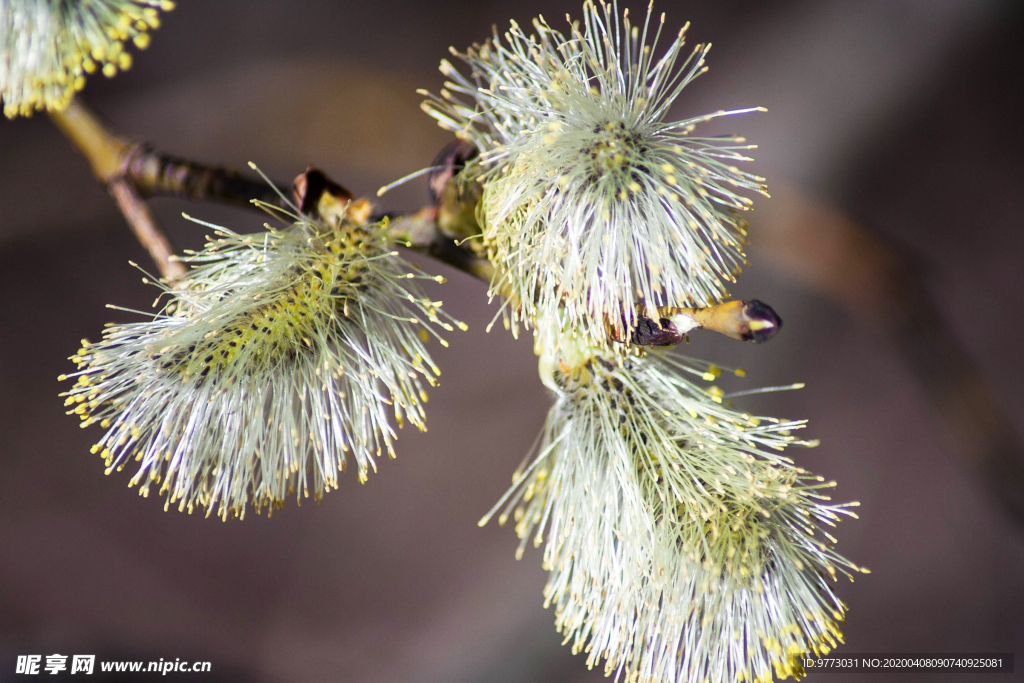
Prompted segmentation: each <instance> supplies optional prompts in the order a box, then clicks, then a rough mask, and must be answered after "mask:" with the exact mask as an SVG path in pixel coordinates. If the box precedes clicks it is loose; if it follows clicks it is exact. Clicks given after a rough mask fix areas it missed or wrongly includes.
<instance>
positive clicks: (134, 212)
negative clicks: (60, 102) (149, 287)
mask: <svg viewBox="0 0 1024 683" xmlns="http://www.w3.org/2000/svg"><path fill="white" fill-rule="evenodd" d="M50 117H51V118H52V119H53V122H54V123H55V124H57V127H58V128H60V130H61V131H62V132H63V133H64V135H65V136H67V138H68V139H69V140H70V141H71V142H72V144H74V145H75V147H76V148H77V149H78V151H79V152H81V154H82V155H83V156H84V157H85V158H86V159H87V160H88V162H89V165H90V166H91V167H92V171H93V174H94V175H95V176H96V178H97V179H98V180H99V181H100V183H101V184H102V185H103V187H104V189H106V190H107V192H108V193H110V196H111V197H113V199H114V202H115V203H116V204H117V207H118V209H120V210H121V214H122V215H123V216H124V218H125V220H126V221H127V222H128V225H129V227H130V228H131V229H132V232H134V233H135V237H136V238H138V240H139V242H140V243H142V246H143V247H145V249H146V251H148V252H149V255H150V256H151V257H152V259H153V261H154V262H155V263H156V265H157V268H158V269H159V270H160V274H161V275H162V276H163V277H164V278H166V279H168V280H174V279H176V278H178V277H180V276H181V275H183V274H184V273H185V267H184V266H182V265H181V264H180V263H178V262H177V261H175V260H173V258H172V255H173V253H174V248H173V247H172V246H171V243H170V240H168V239H167V236H166V235H165V234H164V232H163V230H161V229H160V226H159V225H157V222H156V220H155V219H154V218H153V214H152V212H150V210H149V206H147V205H146V203H145V202H144V201H143V200H142V198H141V197H140V196H139V193H138V191H137V188H136V187H135V185H134V184H133V183H132V181H131V179H130V178H129V177H128V175H127V173H126V172H125V159H126V158H127V156H128V155H129V154H130V153H131V150H132V144H131V143H129V142H127V141H126V140H124V139H123V138H120V137H118V136H117V135H115V134H114V133H112V132H111V131H110V130H109V129H108V128H107V127H106V126H105V125H103V123H102V122H101V121H100V119H99V117H97V116H96V115H95V114H94V113H92V112H91V111H89V109H87V108H86V107H85V106H84V105H82V103H81V102H79V101H77V100H72V101H71V103H70V104H69V105H68V107H67V109H65V110H64V111H62V112H57V111H55V112H51V113H50Z"/></svg>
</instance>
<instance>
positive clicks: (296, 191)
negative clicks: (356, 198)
mask: <svg viewBox="0 0 1024 683" xmlns="http://www.w3.org/2000/svg"><path fill="white" fill-rule="evenodd" d="M325 193H326V194H329V195H330V196H331V197H334V198H335V199H336V200H338V201H340V202H342V203H344V202H348V201H351V199H352V193H351V192H349V191H348V190H346V189H345V188H344V187H342V186H341V185H339V184H338V183H336V182H334V181H333V180H331V179H330V178H328V177H327V174H326V173H324V172H323V171H321V170H320V169H318V168H314V167H312V166H310V167H309V168H307V169H306V170H305V172H304V173H300V174H299V175H297V176H295V181H294V182H293V183H292V194H293V196H294V197H295V203H296V204H298V205H299V211H301V212H302V213H307V214H308V213H315V212H316V211H317V208H318V207H319V205H320V198H321V197H322V196H323V195H324V194H325Z"/></svg>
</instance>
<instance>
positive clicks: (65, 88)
mask: <svg viewBox="0 0 1024 683" xmlns="http://www.w3.org/2000/svg"><path fill="white" fill-rule="evenodd" d="M173 8H174V3H173V2H170V1H169V0H0V100H3V107H4V114H5V115H6V116H7V117H8V118H13V117H15V116H18V115H21V116H31V114H32V112H34V111H37V110H60V109H63V108H64V107H66V106H67V104H68V102H69V101H70V100H71V97H72V96H73V95H74V93H75V92H76V91H78V90H81V89H82V87H83V86H84V85H85V78H86V76H87V75H89V74H91V73H94V72H95V71H101V72H102V73H103V74H104V75H106V76H108V77H110V76H113V75H114V74H116V73H117V72H118V71H124V70H125V69H128V68H129V67H130V66H131V64H132V57H131V54H129V52H128V51H127V48H126V41H128V40H131V41H132V42H133V43H134V45H135V47H137V48H139V49H144V48H146V46H148V45H149V39H150V38H149V32H150V31H152V30H153V29H155V28H157V27H158V26H159V25H160V16H159V12H160V11H161V10H162V11H168V10H171V9H173Z"/></svg>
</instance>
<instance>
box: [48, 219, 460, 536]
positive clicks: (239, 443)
mask: <svg viewBox="0 0 1024 683" xmlns="http://www.w3.org/2000/svg"><path fill="white" fill-rule="evenodd" d="M210 227H213V228H215V230H216V239H211V240H210V242H209V244H208V245H207V247H206V248H205V249H204V250H203V251H202V252H200V253H198V254H196V255H194V256H193V257H191V258H190V259H187V260H189V261H190V262H191V263H193V264H194V265H195V266H196V267H195V269H193V270H192V271H190V272H189V273H188V274H187V275H186V278H185V280H184V281H183V283H181V285H180V286H178V287H176V288H174V289H167V288H166V287H165V288H164V290H165V291H164V295H163V296H168V297H169V298H170V301H169V303H167V304H166V305H165V306H164V307H163V309H162V310H161V312H160V313H159V314H157V315H156V316H154V317H153V319H152V320H148V321H144V322H136V323H127V324H117V325H113V326H110V327H108V329H107V330H106V331H105V332H104V335H103V339H102V340H101V341H100V342H98V343H89V342H83V346H82V348H81V349H80V350H79V352H78V354H77V355H76V356H74V357H73V358H72V360H74V361H75V362H76V363H77V364H78V366H79V370H78V372H75V373H72V374H70V375H69V377H72V378H75V380H76V384H75V386H74V388H73V389H71V390H70V391H69V392H68V393H67V404H68V405H69V406H71V410H72V412H74V413H76V414H78V415H80V417H81V419H82V421H83V422H82V426H87V425H90V424H93V423H99V424H100V425H101V426H103V427H104V428H105V429H106V433H105V434H104V435H103V437H102V438H101V439H100V441H99V442H98V443H97V444H96V446H95V447H94V448H93V450H94V452H97V453H100V454H101V455H102V456H103V458H104V460H105V461H106V464H107V471H108V473H109V472H110V471H111V470H115V469H116V470H121V469H122V468H124V467H126V466H134V467H135V468H136V471H135V474H134V476H133V477H132V479H131V482H130V484H131V485H138V486H140V487H141V493H142V494H143V495H147V494H148V492H149V490H150V489H151V488H152V487H155V488H156V489H157V490H158V491H159V493H161V494H164V495H166V498H167V505H168V506H169V505H171V504H177V506H178V507H179V509H182V510H185V509H187V510H188V511H190V512H191V511H192V510H193V508H194V507H197V506H199V507H203V508H206V511H207V514H211V513H214V512H215V513H216V514H217V515H218V516H220V517H225V518H226V517H227V516H228V515H229V514H232V515H237V516H241V515H243V514H244V511H245V508H246V505H247V504H252V505H253V506H254V507H255V508H256V509H257V510H259V509H260V508H261V507H263V506H280V505H281V504H282V502H283V500H284V499H285V497H286V496H288V495H289V494H293V493H294V494H295V495H297V496H298V495H300V494H301V495H309V494H310V493H312V494H313V495H314V496H315V497H317V498H319V496H320V495H321V494H322V493H323V492H324V491H327V490H330V488H331V487H335V488H336V487H337V485H338V484H337V474H338V472H339V470H344V469H345V468H346V466H347V464H348V463H349V461H350V460H351V461H354V463H355V466H356V469H357V471H358V475H359V479H360V480H361V481H365V480H366V476H367V473H368V471H369V470H371V469H376V464H375V462H374V460H375V458H377V457H380V456H381V455H382V454H383V453H387V454H388V455H390V456H392V457H393V456H394V449H393V441H394V439H395V430H394V428H393V427H392V425H391V422H390V418H389V415H390V416H393V417H394V419H395V420H396V421H397V423H398V425H399V426H400V425H401V424H402V423H403V422H405V421H408V422H410V423H412V424H413V425H415V426H416V427H418V428H420V429H423V428H424V413H423V406H422V403H423V402H425V401H426V400H427V395H426V392H425V388H426V386H427V385H434V384H435V383H436V379H435V376H436V375H439V374H440V371H439V370H438V368H437V366H436V365H434V363H433V362H432V361H431V359H430V356H429V354H428V353H427V351H426V349H425V346H424V342H426V341H427V340H428V334H434V335H435V336H436V335H437V333H436V332H434V330H433V329H432V327H431V325H437V326H440V327H442V328H443V329H447V330H451V329H452V326H451V324H449V323H448V322H446V321H445V320H443V319H442V318H441V317H439V316H441V315H442V314H441V313H440V311H439V310H438V306H439V304H440V302H434V301H430V300H429V299H427V298H426V297H425V296H424V295H423V293H422V292H421V291H420V289H419V287H418V286H417V285H416V284H415V282H414V280H415V279H417V278H420V279H426V278H427V276H425V275H417V274H414V272H413V270H412V269H411V267H410V266H409V264H407V263H406V262H404V261H403V260H402V259H401V258H399V257H398V255H397V252H394V251H391V244H390V242H389V239H388V235H387V231H386V227H385V226H383V225H380V224H375V223H369V224H357V223H354V222H351V221H348V220H342V221H339V222H335V223H334V224H333V225H328V224H326V223H324V222H321V221H310V220H306V219H302V220H298V221H297V222H296V223H295V224H294V225H292V226H291V227H289V228H287V229H283V230H278V229H274V228H270V226H267V227H268V230H267V231H266V232H263V233H257V234H250V235H239V234H236V233H234V232H231V231H229V230H227V229H225V228H219V227H216V226H210ZM430 279H437V280H440V278H430ZM458 324H459V325H460V327H464V326H463V325H462V324H461V323H458ZM441 343H442V344H444V341H443V340H442V341H441Z"/></svg>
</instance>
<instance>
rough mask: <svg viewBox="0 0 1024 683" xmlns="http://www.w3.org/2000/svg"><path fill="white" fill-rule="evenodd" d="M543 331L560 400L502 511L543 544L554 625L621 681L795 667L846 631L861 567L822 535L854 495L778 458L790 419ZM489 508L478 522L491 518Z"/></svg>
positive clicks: (689, 369) (654, 363)
mask: <svg viewBox="0 0 1024 683" xmlns="http://www.w3.org/2000/svg"><path fill="white" fill-rule="evenodd" d="M543 327H544V326H541V327H540V328H538V335H537V338H538V352H539V354H540V356H541V375H542V377H543V378H544V379H545V383H546V384H547V385H548V386H549V387H550V388H552V389H553V390H554V392H555V396H556V399H555V404H554V406H553V407H552V408H551V410H550V412H549V414H548V418H547V421H546V423H545V425H544V429H543V432H542V435H541V439H540V441H539V445H538V447H537V450H536V452H535V453H534V454H533V457H532V459H531V460H530V461H529V462H528V464H526V465H525V466H524V468H522V469H520V471H518V472H517V473H516V474H515V476H514V478H513V479H514V482H515V483H514V485H513V487H512V488H511V489H510V490H509V492H508V494H506V497H505V498H504V499H503V500H502V501H501V502H500V503H499V505H498V506H496V507H495V510H494V512H498V511H499V510H500V511H501V512H500V517H499V521H500V522H502V523H504V522H505V521H506V520H507V519H508V518H509V517H512V518H513V519H514V522H515V528H516V532H517V534H518V535H519V537H520V538H521V539H522V540H521V543H520V548H519V551H518V553H519V555H521V554H522V552H523V550H524V548H525V546H526V544H527V542H528V541H530V540H532V541H533V543H534V544H535V545H538V546H539V545H541V544H544V555H543V562H544V567H545V568H546V569H548V570H549V571H550V572H551V573H550V577H549V579H548V583H547V586H546V587H545V592H544V595H545V604H546V606H550V605H553V606H554V609H555V613H556V625H557V628H558V630H559V631H560V632H561V633H562V634H563V635H564V636H565V638H566V642H569V643H571V644H572V648H573V651H574V652H585V653H586V654H587V663H588V665H590V666H594V665H595V664H598V663H600V662H602V661H603V662H604V668H605V671H606V673H608V674H613V673H614V674H616V675H617V676H621V677H623V678H624V680H626V681H652V682H659V683H684V682H687V681H728V682H730V683H731V682H733V681H768V680H772V679H773V676H774V677H778V678H785V677H787V676H796V677H799V676H800V675H801V674H802V672H803V671H802V667H801V665H800V661H799V655H801V654H806V653H812V652H817V653H822V652H828V651H829V650H830V649H831V648H833V647H835V646H836V645H837V644H838V643H839V642H841V640H842V636H841V633H840V630H839V628H840V624H841V623H842V622H843V618H844V613H845V610H846V607H845V605H844V604H843V603H842V602H841V601H840V600H839V599H838V597H836V595H835V593H834V592H833V589H832V586H831V584H832V582H833V581H834V580H835V579H836V577H837V574H844V575H847V576H851V575H852V573H855V572H857V571H861V568H859V567H857V566H855V565H853V564H852V563H850V562H849V561H848V560H846V559H845V558H843V557H842V556H840V555H838V554H837V553H836V551H835V550H834V547H833V546H834V542H835V539H834V538H833V537H832V536H831V535H830V534H829V533H828V532H827V530H826V529H827V528H829V527H833V526H835V524H836V522H837V521H838V520H839V519H840V517H841V516H842V515H849V516H854V515H853V514H852V512H851V511H850V510H849V507H850V506H851V505H853V504H846V505H834V504H830V503H828V502H827V501H828V500H829V498H828V497H827V496H826V495H825V489H827V488H829V487H831V486H833V485H834V482H825V481H824V480H822V479H821V478H820V477H816V476H814V475H812V474H810V473H809V472H807V471H806V470H804V469H801V468H799V467H797V466H795V465H794V464H793V462H792V461H791V460H790V459H789V458H787V457H785V456H783V455H782V454H781V453H780V451H782V450H784V449H785V448H787V447H789V446H791V445H804V446H806V445H813V443H810V442H805V441H799V440H796V439H795V438H794V437H793V435H792V434H791V431H792V430H795V429H798V428H801V427H803V426H804V423H803V422H801V421H782V420H776V419H771V418H763V417H761V418H758V417H754V416H751V415H748V414H745V413H740V412H737V411H735V410H733V409H731V408H729V407H727V406H726V405H724V403H723V402H722V398H721V394H720V392H718V391H716V390H714V389H713V388H712V389H706V388H703V387H701V386H699V385H698V384H697V383H695V382H693V381H690V380H688V379H686V378H685V377H684V373H689V374H693V375H696V376H698V377H703V378H705V379H713V378H714V377H716V376H717V374H718V373H719V372H720V370H719V369H718V368H716V367H715V366H709V365H707V364H702V363H699V362H697V361H692V360H673V359H671V358H669V357H667V356H663V355H656V354H647V355H646V356H643V357H640V356H627V357H624V356H623V355H621V354H619V355H611V354H607V353H606V352H602V351H601V350H599V349H598V348H596V347H588V346H587V345H585V344H583V343H580V342H579V341H578V340H575V341H573V340H570V341H568V342H565V341H559V339H562V340H564V339H568V336H567V335H564V334H560V335H558V338H556V337H555V336H554V335H553V334H547V333H545V332H544V331H543ZM489 517H490V515H488V517H485V519H484V520H483V521H486V520H487V519H488V518H489Z"/></svg>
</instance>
